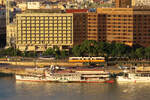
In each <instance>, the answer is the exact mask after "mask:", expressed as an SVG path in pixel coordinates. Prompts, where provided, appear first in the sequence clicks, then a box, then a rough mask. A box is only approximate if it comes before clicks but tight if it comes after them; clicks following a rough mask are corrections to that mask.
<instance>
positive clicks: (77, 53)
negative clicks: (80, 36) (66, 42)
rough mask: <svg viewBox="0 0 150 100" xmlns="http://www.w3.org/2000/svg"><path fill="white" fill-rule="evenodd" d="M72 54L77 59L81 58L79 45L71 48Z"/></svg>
mask: <svg viewBox="0 0 150 100" xmlns="http://www.w3.org/2000/svg"><path fill="white" fill-rule="evenodd" d="M72 53H73V55H74V56H76V57H79V56H81V50H80V45H76V46H74V47H73V48H72Z"/></svg>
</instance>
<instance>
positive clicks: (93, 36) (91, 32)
mask: <svg viewBox="0 0 150 100" xmlns="http://www.w3.org/2000/svg"><path fill="white" fill-rule="evenodd" d="M87 29H88V32H87V39H88V40H95V41H98V20H97V13H96V12H89V13H88V28H87Z"/></svg>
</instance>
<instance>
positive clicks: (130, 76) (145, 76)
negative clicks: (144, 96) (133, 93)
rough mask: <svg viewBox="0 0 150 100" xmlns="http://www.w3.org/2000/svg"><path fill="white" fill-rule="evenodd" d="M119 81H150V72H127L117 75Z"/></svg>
mask: <svg viewBox="0 0 150 100" xmlns="http://www.w3.org/2000/svg"><path fill="white" fill-rule="evenodd" d="M116 80H117V82H119V83H120V82H150V73H126V75H123V76H117V79H116Z"/></svg>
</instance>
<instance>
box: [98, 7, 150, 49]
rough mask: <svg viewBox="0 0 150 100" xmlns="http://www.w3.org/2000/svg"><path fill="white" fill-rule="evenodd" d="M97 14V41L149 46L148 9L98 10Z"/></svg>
mask: <svg viewBox="0 0 150 100" xmlns="http://www.w3.org/2000/svg"><path fill="white" fill-rule="evenodd" d="M97 14H98V19H99V20H98V21H99V22H101V23H100V24H99V25H100V26H101V27H98V30H99V33H98V34H99V37H101V39H99V40H105V39H106V41H108V42H119V43H124V44H127V45H131V46H132V45H134V44H140V45H142V46H145V47H147V46H150V35H149V34H150V9H134V8H98V9H97ZM102 26H103V27H102ZM102 38H103V39H102Z"/></svg>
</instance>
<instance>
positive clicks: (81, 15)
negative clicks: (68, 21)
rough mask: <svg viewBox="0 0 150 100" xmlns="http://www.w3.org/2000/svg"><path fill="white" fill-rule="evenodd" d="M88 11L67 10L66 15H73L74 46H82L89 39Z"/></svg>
mask: <svg viewBox="0 0 150 100" xmlns="http://www.w3.org/2000/svg"><path fill="white" fill-rule="evenodd" d="M87 12H88V9H66V13H73V41H74V42H73V43H74V44H73V45H77V44H81V43H82V42H83V41H84V40H86V39H87V28H88V27H87V25H88V19H87V15H88V13H87Z"/></svg>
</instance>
